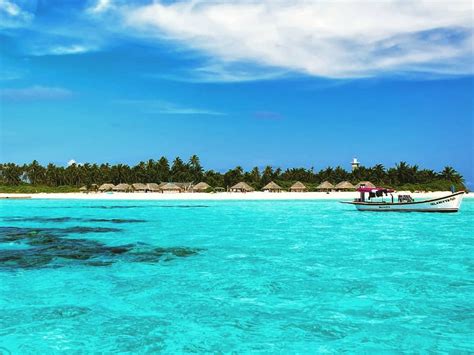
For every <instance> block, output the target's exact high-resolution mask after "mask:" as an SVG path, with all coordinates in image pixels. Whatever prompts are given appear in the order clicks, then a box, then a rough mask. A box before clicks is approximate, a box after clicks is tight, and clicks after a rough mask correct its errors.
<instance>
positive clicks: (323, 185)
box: [316, 181, 334, 191]
mask: <svg viewBox="0 0 474 355" xmlns="http://www.w3.org/2000/svg"><path fill="white" fill-rule="evenodd" d="M332 189H334V185H333V184H331V183H330V182H329V181H324V182H322V183H320V184H319V185H318V187H316V190H318V191H331V190H332Z"/></svg>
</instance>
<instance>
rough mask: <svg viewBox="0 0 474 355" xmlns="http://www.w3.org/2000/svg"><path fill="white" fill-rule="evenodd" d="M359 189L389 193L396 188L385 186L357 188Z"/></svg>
mask: <svg viewBox="0 0 474 355" xmlns="http://www.w3.org/2000/svg"><path fill="white" fill-rule="evenodd" d="M357 191H359V192H368V193H370V192H372V193H377V192H378V193H379V194H380V193H385V194H387V193H391V192H395V190H393V189H388V188H385V187H359V188H358V189H357Z"/></svg>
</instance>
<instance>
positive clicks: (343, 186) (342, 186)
mask: <svg viewBox="0 0 474 355" xmlns="http://www.w3.org/2000/svg"><path fill="white" fill-rule="evenodd" d="M335 189H336V190H354V189H355V186H354V185H352V184H351V183H350V182H349V181H341V182H340V183H339V184H337V185H336V186H335Z"/></svg>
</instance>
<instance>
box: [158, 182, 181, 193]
mask: <svg viewBox="0 0 474 355" xmlns="http://www.w3.org/2000/svg"><path fill="white" fill-rule="evenodd" d="M160 190H161V192H162V193H164V194H168V193H180V192H182V191H183V189H182V188H181V187H179V186H178V185H176V184H173V183H172V182H167V183H165V184H164V185H163V186H161V187H160Z"/></svg>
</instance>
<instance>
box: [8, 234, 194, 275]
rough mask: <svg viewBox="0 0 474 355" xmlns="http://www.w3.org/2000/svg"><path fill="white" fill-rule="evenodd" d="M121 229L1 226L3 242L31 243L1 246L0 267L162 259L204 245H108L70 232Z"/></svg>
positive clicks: (37, 266) (91, 264) (191, 251)
mask: <svg viewBox="0 0 474 355" xmlns="http://www.w3.org/2000/svg"><path fill="white" fill-rule="evenodd" d="M117 231H120V230H119V229H115V228H104V227H96V228H92V227H71V228H63V229H60V228H18V227H0V243H1V242H6V243H11V242H16V243H23V244H27V245H28V246H29V248H26V249H13V250H10V249H7V250H1V249H0V268H4V269H25V268H41V267H64V266H67V265H71V264H72V265H85V266H109V265H112V264H113V263H114V262H116V261H119V260H125V261H127V262H146V263H158V262H161V261H169V260H172V259H174V258H183V257H188V256H192V255H196V254H198V253H199V252H200V251H201V249H197V248H185V247H170V248H156V247H152V246H150V245H147V244H143V243H139V244H127V245H119V246H108V245H106V244H104V243H101V242H98V241H95V240H90V239H79V238H65V236H67V235H69V234H85V233H108V232H117Z"/></svg>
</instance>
